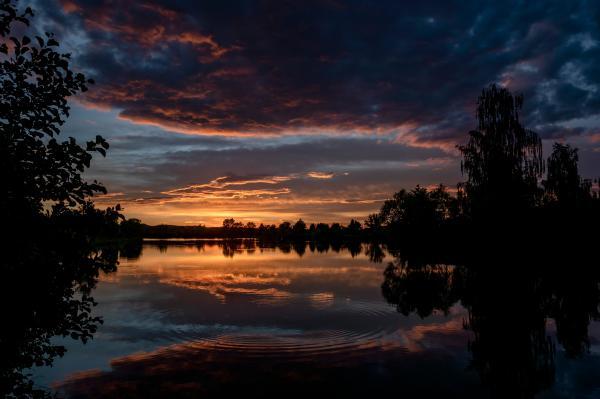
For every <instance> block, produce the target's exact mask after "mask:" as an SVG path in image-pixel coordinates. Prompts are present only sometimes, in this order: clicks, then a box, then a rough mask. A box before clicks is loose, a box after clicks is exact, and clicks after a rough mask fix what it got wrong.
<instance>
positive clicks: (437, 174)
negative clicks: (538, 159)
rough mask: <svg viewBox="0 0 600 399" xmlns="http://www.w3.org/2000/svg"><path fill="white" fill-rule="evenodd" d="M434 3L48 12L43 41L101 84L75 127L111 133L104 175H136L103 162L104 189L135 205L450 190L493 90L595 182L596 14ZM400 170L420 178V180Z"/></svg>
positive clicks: (599, 133)
mask: <svg viewBox="0 0 600 399" xmlns="http://www.w3.org/2000/svg"><path fill="white" fill-rule="evenodd" d="M421 3H423V2H412V3H411V4H406V3H403V2H392V1H389V2H388V1H378V2H363V1H322V2H291V3H290V2H281V1H272V2H270V1H268V2H246V1H239V2H226V3H220V2H197V1H184V0H180V1H175V2H173V1H106V2H101V1H100V2H99V1H91V0H89V1H88V0H63V1H59V2H54V1H48V2H39V4H38V5H37V8H38V9H39V10H40V13H39V17H40V18H41V19H42V20H43V21H44V25H45V26H44V29H46V30H52V31H55V32H57V34H58V36H59V38H61V39H62V42H63V44H65V45H66V46H68V47H70V49H71V50H72V52H73V58H74V62H75V63H76V65H77V67H78V68H80V69H82V70H84V71H86V72H87V73H88V75H90V76H91V77H93V78H94V79H95V80H96V81H97V84H96V85H95V87H93V89H92V90H91V91H90V92H89V94H87V95H86V96H85V97H83V98H80V99H79V100H78V101H79V102H80V103H82V104H83V105H84V106H85V107H87V108H89V109H92V108H93V109H95V110H104V111H89V110H88V111H83V110H81V111H79V113H80V117H79V120H78V121H75V122H74V123H72V124H71V127H68V128H67V130H68V129H71V131H72V132H75V127H78V128H80V130H79V132H80V133H77V134H80V135H81V134H83V135H85V134H87V131H89V130H94V132H98V130H107V132H105V133H104V134H105V135H106V136H107V137H108V138H109V139H112V140H111V143H113V155H111V156H112V157H113V158H112V160H109V162H113V166H114V165H115V164H117V163H118V165H119V166H125V165H126V166H127V168H129V170H128V176H129V177H128V176H125V174H123V172H122V171H115V168H110V167H109V164H105V165H102V167H103V168H104V172H105V174H104V175H103V176H105V177H104V178H103V179H102V180H104V181H105V182H106V183H107V184H109V185H110V186H112V187H114V188H113V189H116V190H117V191H123V192H124V193H126V194H127V195H130V194H132V193H133V192H135V191H136V190H137V191H142V190H146V191H152V192H154V193H162V195H163V196H167V197H169V198H171V199H173V198H175V197H177V198H179V197H181V198H187V199H188V200H190V199H191V198H192V197H191V196H190V187H196V189H200V191H202V190H204V191H203V192H208V191H209V190H218V191H219V192H221V191H223V187H197V186H199V185H206V184H209V185H210V184H213V182H216V183H214V184H213V185H220V184H221V183H223V181H220V180H216V179H218V178H219V177H223V176H229V177H231V176H234V177H237V178H238V179H240V180H243V179H246V180H251V179H252V178H254V179H261V178H264V177H265V176H267V177H276V176H288V175H294V176H300V175H302V176H304V178H302V179H298V178H294V179H291V180H294V184H295V185H296V186H294V187H292V186H286V185H285V184H282V183H284V182H283V181H277V182H276V183H277V184H269V183H265V184H266V185H267V186H268V188H265V187H262V188H254V190H257V191H255V192H254V194H252V195H250V196H251V197H258V196H259V195H263V194H264V195H268V196H273V197H274V196H282V197H286V196H287V197H290V196H297V197H296V198H300V197H306V199H307V200H308V199H309V198H310V199H314V198H313V195H317V191H318V192H319V194H318V195H324V194H325V193H324V191H327V190H334V189H333V188H332V187H335V190H341V191H328V192H327V193H326V194H327V195H328V197H327V198H329V199H330V198H342V199H349V198H350V197H347V198H346V197H343V196H344V195H347V194H345V193H349V192H353V191H361V192H362V194H361V195H360V199H361V200H372V199H375V198H379V196H380V194H381V192H383V191H384V190H387V189H390V188H391V187H394V189H397V188H399V187H400V186H402V185H407V184H409V183H413V182H414V181H420V182H421V183H422V184H424V185H427V184H432V183H435V182H439V181H443V182H445V183H448V184H454V183H455V182H456V180H458V179H459V178H460V176H459V175H458V172H457V171H453V172H450V171H440V168H446V167H447V168H450V167H452V168H454V167H455V166H456V162H455V160H456V152H455V150H454V147H455V145H456V144H457V143H460V142H461V141H464V139H465V137H466V132H467V131H468V130H469V129H471V128H472V127H473V126H474V120H473V116H474V115H473V109H474V104H475V100H476V97H477V95H478V93H479V92H480V90H481V88H482V87H484V86H486V85H488V84H490V83H492V82H498V83H500V84H503V85H505V86H508V87H509V88H511V89H512V90H513V91H517V92H522V93H524V95H525V98H526V108H525V110H524V118H523V119H524V121H525V123H526V124H527V125H528V127H530V128H533V129H535V130H537V131H538V132H539V133H540V134H541V135H542V137H544V138H546V139H548V140H550V139H564V138H567V139H569V140H570V141H574V142H575V143H576V144H577V145H579V146H580V147H581V151H582V152H581V158H582V162H583V166H584V171H587V172H588V173H590V174H591V173H594V171H595V170H598V165H599V163H600V159H599V151H600V150H599V145H600V129H599V126H600V111H599V110H600V107H599V105H600V92H599V88H598V84H597V82H598V81H599V79H600V67H599V66H598V65H600V63H598V61H599V60H600V28H599V22H598V21H599V20H600V6H598V5H596V4H594V3H592V2H585V1H572V2H564V1H556V2H525V3H523V2H516V1H515V2H501V3H499V2H481V1H471V2H470V1H460V2H453V1H440V2H426V3H427V4H425V3H423V4H421ZM108 116H110V117H112V118H118V119H119V120H117V121H112V122H111V123H105V122H106V120H107V118H108ZM84 121H88V122H89V123H87V125H86V124H85V123H84ZM82 130H85V131H83V132H81V131H82ZM186 137H188V138H186ZM157 149H160V150H157ZM292 151H293V152H292ZM298 151H299V152H298ZM125 154H128V157H125ZM452 159H454V161H452ZM398 163H401V164H402V165H403V167H405V168H410V165H411V164H412V165H413V167H412V168H413V169H419V170H421V169H422V170H423V171H424V172H423V173H421V172H414V173H413V174H412V175H407V174H406V173H405V169H403V167H401V168H399V169H397V170H395V169H394V168H396V167H397V166H398V165H397V164H398ZM157 165H161V166H160V168H159V167H158V166H157ZM415 165H416V166H415ZM424 165H427V166H426V167H425V166H424ZM350 169H351V170H350ZM425 169H427V170H428V173H425V172H426V170H425ZM150 173H154V177H153V178H152V177H151V176H150V175H149V174H150ZM343 173H348V174H347V175H344V174H343ZM374 173H379V175H377V176H375V175H374ZM101 176H102V175H101ZM368 176H371V178H369V177H368ZM407 176H410V178H409V177H407ZM385 178H387V179H389V180H386V181H383V180H384V179H385ZM417 178H420V179H421V180H419V179H417ZM371 180H373V181H371ZM316 182H320V183H321V186H322V187H321V188H320V189H319V190H316V189H313V188H311V187H312V185H314V184H316ZM341 182H344V183H343V184H344V185H343V187H342V186H340V185H341V184H342V183H341ZM301 184H304V186H302V185H301ZM144 186H145V187H144ZM183 188H187V189H188V190H182V189H183ZM284 189H288V190H289V191H284ZM228 190H229V193H227V194H224V195H221V194H218V195H217V196H220V197H223V196H225V197H227V196H229V197H231V196H233V197H235V198H236V199H239V198H238V197H236V195H238V194H236V192H237V191H239V190H242V191H244V190H245V188H244V189H242V188H241V186H240V185H231V184H230V185H229V188H228ZM264 190H267V192H263V191H264ZM269 190H271V191H269ZM192 191H193V189H192ZM164 193H170V194H164ZM261 193H262V194H261ZM247 194H248V193H246V194H244V195H245V197H244V198H243V199H247V198H248V195H247ZM205 196H206V194H205ZM319 198H321V199H324V198H325V197H319ZM196 199H200V198H196ZM201 199H202V200H204V199H207V198H204V197H203V198H201ZM211 199H212V200H216V199H221V200H227V198H211ZM299 209H300V208H298V207H297V206H296V208H295V211H294V212H292V208H289V210H290V212H291V213H293V214H294V215H297V214H303V211H301V210H299ZM332 209H334V208H328V209H327V210H322V211H319V212H323V213H324V214H327V213H328V212H330V211H331V210H332ZM365 211H366V209H358V208H357V213H359V214H360V215H362V214H363V213H364V212H365ZM349 212H350V211H349ZM345 214H346V212H345V211H344V215H345ZM313 216H316V215H313ZM357 216H359V215H358V214H357ZM192 219H193V218H192ZM201 219H202V218H201ZM190 220H191V219H190ZM194 220H195V219H194ZM178 221H180V220H179V219H178Z"/></svg>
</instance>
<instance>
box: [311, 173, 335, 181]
mask: <svg viewBox="0 0 600 399" xmlns="http://www.w3.org/2000/svg"><path fill="white" fill-rule="evenodd" d="M306 175H307V176H308V177H312V178H313V179H324V180H327V179H331V178H333V176H335V173H327V172H308V173H307V174H306Z"/></svg>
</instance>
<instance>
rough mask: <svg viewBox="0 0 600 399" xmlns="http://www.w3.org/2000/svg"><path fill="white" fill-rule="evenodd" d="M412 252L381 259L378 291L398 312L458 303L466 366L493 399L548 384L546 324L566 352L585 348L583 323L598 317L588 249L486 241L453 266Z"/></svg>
mask: <svg viewBox="0 0 600 399" xmlns="http://www.w3.org/2000/svg"><path fill="white" fill-rule="evenodd" d="M429 253H431V251H429ZM412 255H413V254H412V253H409V254H408V255H406V256H404V255H402V251H401V250H400V251H399V253H398V254H397V257H396V259H395V260H394V262H391V263H389V265H388V266H387V268H386V270H385V272H384V276H385V279H384V282H383V284H382V293H383V295H384V297H385V298H386V300H387V301H388V302H389V303H391V304H394V305H395V306H396V308H397V310H398V312H400V313H402V314H404V315H409V314H411V313H416V314H418V315H419V317H422V318H426V317H429V316H430V315H432V314H434V313H435V312H436V311H437V312H443V313H444V314H448V310H449V309H450V308H451V307H452V306H453V305H454V304H456V303H458V302H460V303H461V305H462V306H463V307H464V308H466V310H467V311H468V317H467V318H466V319H465V321H464V328H465V329H467V330H469V331H471V332H472V333H473V335H472V338H471V339H470V341H469V344H468V350H469V352H470V353H471V355H472V358H471V362H470V368H472V369H474V370H476V371H477V372H478V374H479V375H480V377H481V380H482V381H483V383H484V384H485V385H486V386H487V387H488V389H489V392H490V393H491V395H492V396H493V397H499V398H500V397H522V398H531V397H533V396H535V394H537V393H539V392H541V391H544V390H547V389H548V388H550V387H551V386H552V384H553V383H554V382H555V376H556V364H555V359H556V347H555V340H554V339H553V337H551V336H550V332H549V330H550V329H555V330H556V334H555V336H556V341H557V342H558V344H559V345H561V347H562V349H563V351H564V355H565V356H566V357H567V358H579V357H582V356H584V355H585V354H588V353H589V351H590V338H589V335H588V328H589V326H590V322H591V321H594V320H598V319H599V316H600V314H599V312H598V303H599V299H600V290H599V282H600V270H598V268H597V265H596V264H595V263H594V257H593V255H591V254H590V255H588V254H587V253H586V252H585V251H580V250H579V251H572V252H571V251H564V252H560V253H556V252H552V253H548V254H540V253H535V254H532V253H528V252H527V251H522V250H511V249H510V248H502V249H501V250H500V248H494V247H492V248H490V247H487V248H480V249H479V250H478V251H472V253H470V256H469V259H468V260H467V261H465V262H464V263H462V264H459V265H457V266H449V265H447V264H440V263H435V262H439V259H436V260H431V259H430V260H429V261H428V260H427V259H424V258H423V257H422V255H424V253H420V254H417V256H414V257H413V256H412ZM419 255H421V256H419ZM427 256H430V255H427V253H425V258H426V257H427ZM596 389H597V387H596Z"/></svg>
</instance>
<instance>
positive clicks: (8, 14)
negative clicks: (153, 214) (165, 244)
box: [0, 0, 122, 398]
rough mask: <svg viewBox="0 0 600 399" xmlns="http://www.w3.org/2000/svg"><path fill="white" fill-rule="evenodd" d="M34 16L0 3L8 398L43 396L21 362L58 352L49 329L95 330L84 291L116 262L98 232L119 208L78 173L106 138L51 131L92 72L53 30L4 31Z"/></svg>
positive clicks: (2, 370)
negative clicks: (79, 68) (101, 199)
mask: <svg viewBox="0 0 600 399" xmlns="http://www.w3.org/2000/svg"><path fill="white" fill-rule="evenodd" d="M32 17H33V11H32V10H31V9H30V8H27V9H25V11H23V12H19V10H18V8H17V6H16V4H15V2H14V1H10V0H2V1H1V2H0V36H1V40H0V53H1V54H0V132H1V134H0V170H1V173H2V188H3V193H2V196H0V208H1V212H2V221H3V223H4V227H5V229H6V231H9V232H10V234H9V235H7V236H6V237H4V239H3V241H2V249H3V250H2V256H3V262H2V265H1V272H2V281H1V283H0V306H1V308H0V314H2V317H3V322H4V325H3V327H4V328H2V329H1V331H0V352H1V353H2V359H1V360H0V395H1V396H3V397H15V398H27V397H43V396H46V395H47V393H46V392H44V391H42V390H39V389H36V388H34V386H33V383H32V381H31V380H30V379H29V377H28V375H27V374H26V370H27V369H28V368H30V367H32V366H33V365H38V366H42V365H51V364H52V362H53V360H54V358H55V357H56V356H62V355H63V354H64V352H65V348H64V347H63V346H61V345H57V344H55V343H54V342H53V341H52V338H53V337H54V336H63V337H66V336H70V337H72V338H73V339H79V340H82V341H84V342H85V341H87V340H88V339H90V338H91V337H92V335H93V333H94V332H95V331H96V328H97V326H98V324H99V323H100V321H101V320H100V318H98V317H96V316H93V315H92V313H91V310H92V307H93V306H94V305H95V302H94V300H93V298H92V297H91V291H92V289H93V288H94V286H95V284H96V281H97V278H98V274H99V272H100V271H105V272H110V271H113V270H115V267H116V264H117V256H116V250H115V249H114V248H109V247H101V246H100V245H99V244H98V243H97V238H98V237H99V236H100V235H116V233H117V232H118V229H119V225H118V222H119V220H120V219H121V218H122V216H121V214H120V213H119V210H120V208H118V207H115V208H108V209H107V210H105V211H100V210H97V209H95V208H94V207H93V204H92V203H91V202H89V197H90V196H92V195H93V194H95V193H99V192H101V193H105V192H106V190H105V188H104V187H103V186H102V185H100V184H99V183H97V182H95V181H94V182H92V183H88V182H86V181H85V180H84V179H83V177H82V173H83V172H84V170H85V169H86V168H88V167H89V166H90V161H91V159H92V154H93V153H95V152H98V153H100V154H102V155H105V154H106V149H107V148H108V143H106V141H105V140H104V139H103V138H102V137H101V136H96V139H95V140H94V141H89V142H87V144H86V146H85V147H82V146H80V145H79V144H78V143H77V142H76V140H75V139H74V138H72V137H70V138H68V140H65V141H62V142H61V141H58V140H57V137H56V136H57V135H58V134H59V133H60V127H61V126H62V125H63V124H64V122H65V119H66V118H67V117H68V116H69V105H68V98H69V97H70V96H73V95H75V94H77V93H80V92H83V91H86V90H87V85H88V84H89V83H91V81H89V80H86V79H85V77H84V76H83V75H82V74H81V73H75V72H73V70H72V69H71V67H70V65H69V61H70V56H69V54H64V53H60V52H59V51H58V50H57V47H58V42H57V41H56V40H55V39H54V37H53V35H52V34H49V33H48V34H46V35H45V37H41V36H35V37H33V39H32V38H30V37H29V36H26V35H21V36H20V37H16V36H14V35H11V30H12V29H13V28H14V27H15V26H16V25H17V24H20V25H24V26H25V27H27V26H29V23H30V19H31V18H32ZM22 27H23V26H20V27H19V28H22ZM45 205H49V206H51V211H50V209H48V208H45V207H44V206H45Z"/></svg>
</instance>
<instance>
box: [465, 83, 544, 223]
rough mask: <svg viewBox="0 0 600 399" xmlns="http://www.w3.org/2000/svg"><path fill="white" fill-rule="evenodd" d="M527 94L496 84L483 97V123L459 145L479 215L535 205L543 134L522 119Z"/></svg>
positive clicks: (479, 103)
mask: <svg viewBox="0 0 600 399" xmlns="http://www.w3.org/2000/svg"><path fill="white" fill-rule="evenodd" d="M522 106H523V96H520V95H518V96H513V95H512V94H511V93H510V91H508V89H505V88H498V87H497V86H496V85H491V86H490V87H489V88H487V89H484V90H483V92H482V93H481V95H480V96H479V99H478V101H477V121H478V128H477V130H473V131H471V132H469V136H470V137H469V141H468V143H467V144H466V145H464V146H459V150H460V151H461V153H462V155H463V161H462V164H461V169H462V171H463V172H464V173H466V174H467V182H466V184H465V189H466V194H467V196H468V198H469V203H470V205H471V208H472V209H471V211H472V212H473V213H474V214H481V212H485V213H487V214H489V213H490V212H493V213H495V214H498V215H500V214H509V213H510V212H512V211H516V210H519V209H523V208H527V207H530V206H533V205H534V204H535V198H536V193H537V179H538V178H540V177H541V174H542V172H543V170H544V162H543V159H542V143H541V139H540V138H539V136H538V135H537V134H536V133H535V132H533V131H531V130H528V129H525V128H524V127H523V125H522V124H521V121H520V111H521V108H522Z"/></svg>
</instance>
